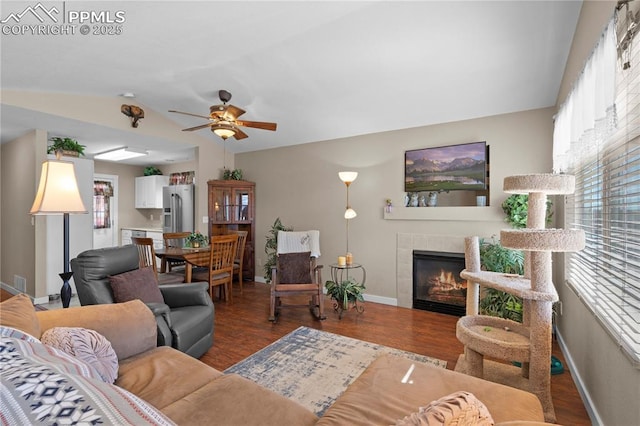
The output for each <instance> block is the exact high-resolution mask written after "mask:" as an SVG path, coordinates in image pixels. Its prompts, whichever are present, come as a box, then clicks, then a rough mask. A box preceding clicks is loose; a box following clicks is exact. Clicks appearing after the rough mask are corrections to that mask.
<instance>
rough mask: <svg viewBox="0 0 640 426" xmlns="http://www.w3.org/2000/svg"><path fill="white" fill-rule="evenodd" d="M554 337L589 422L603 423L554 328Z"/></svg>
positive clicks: (594, 423) (562, 341) (593, 423)
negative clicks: (556, 339)
mask: <svg viewBox="0 0 640 426" xmlns="http://www.w3.org/2000/svg"><path fill="white" fill-rule="evenodd" d="M556 337H557V338H558V346H560V350H561V351H562V354H563V355H564V359H565V361H566V363H567V367H568V368H569V370H570V371H571V376H572V377H573V381H574V383H575V384H576V388H577V389H578V393H579V394H580V398H582V403H583V404H584V408H585V409H586V410H587V414H588V415H589V418H590V419H591V424H592V425H596V426H600V425H603V424H604V423H602V419H601V418H600V415H599V414H598V412H597V411H596V409H595V408H594V405H593V401H592V400H591V397H590V396H589V392H588V391H587V389H586V388H585V386H584V381H583V380H582V377H581V376H580V373H578V369H577V368H576V366H575V363H574V362H573V358H572V357H571V353H570V352H569V350H568V349H567V346H566V345H565V343H564V340H563V339H562V334H560V333H559V332H558V330H556Z"/></svg>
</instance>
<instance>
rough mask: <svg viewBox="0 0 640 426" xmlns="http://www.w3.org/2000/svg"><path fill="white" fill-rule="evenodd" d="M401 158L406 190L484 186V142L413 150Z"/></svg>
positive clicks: (479, 187) (485, 145) (477, 187)
mask: <svg viewBox="0 0 640 426" xmlns="http://www.w3.org/2000/svg"><path fill="white" fill-rule="evenodd" d="M404 159H405V173H404V190H405V191H406V192H422V191H457V190H470V191H479V190H484V189H486V175H487V172H486V170H487V143H486V142H473V143H467V144H460V145H450V146H441V147H435V148H423V149H415V150H412V151H406V152H405V158H404Z"/></svg>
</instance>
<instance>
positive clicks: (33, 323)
mask: <svg viewBox="0 0 640 426" xmlns="http://www.w3.org/2000/svg"><path fill="white" fill-rule="evenodd" d="M13 299H16V297H14V298H12V299H9V301H7V302H3V303H2V304H0V323H1V324H2V325H3V326H11V327H14V328H17V329H20V330H23V331H25V332H26V333H30V334H31V335H33V336H34V337H36V338H39V337H40V336H41V335H42V333H43V332H44V331H46V330H47V329H50V328H53V327H83V328H88V329H93V330H96V331H97V332H99V333H100V334H102V335H103V336H105V337H106V338H107V339H108V340H109V341H110V342H111V345H112V347H113V349H114V350H115V353H116V354H117V357H118V362H119V369H118V377H117V379H116V382H115V385H116V386H118V387H119V388H122V389H126V390H127V391H129V392H131V393H132V394H134V395H136V396H137V397H139V398H141V399H142V400H144V401H146V402H148V403H149V404H150V405H152V406H153V407H155V408H156V409H157V410H159V411H160V412H161V413H162V414H164V416H166V417H168V418H169V419H170V420H171V421H173V422H175V423H176V424H179V425H202V424H216V425H218V424H219V425H301V426H302V425H314V424H318V425H377V424H381V425H382V424H384V425H389V424H395V422H396V420H399V419H402V418H404V417H405V416H407V415H409V414H411V413H412V412H415V411H417V409H418V407H420V406H425V405H427V404H428V403H429V402H430V401H432V400H436V399H438V398H441V397H443V396H445V395H448V394H450V393H452V392H455V391H459V390H465V391H469V392H471V393H473V394H474V395H475V396H476V397H477V398H478V399H479V400H480V401H482V402H483V403H484V404H485V405H486V406H487V408H488V410H489V412H490V414H491V416H492V417H493V419H494V420H495V421H496V422H509V421H540V422H541V421H543V418H544V416H543V412H542V407H541V406H540V403H539V401H538V399H537V398H536V397H535V396H534V395H533V394H530V393H527V392H523V391H520V390H517V389H514V388H509V387H506V386H502V385H498V384H495V383H490V382H486V381H484V380H480V379H477V378H474V377H469V376H466V375H463V374H459V373H456V372H453V371H450V370H445V369H442V368H436V367H431V366H427V365H422V364H420V365H414V367H413V370H412V373H411V374H410V375H409V376H408V380H405V381H406V383H402V382H401V379H402V378H403V377H405V376H406V374H407V371H408V370H409V369H410V368H411V366H412V362H411V361H409V360H405V359H400V358H395V357H391V356H384V357H381V358H379V359H378V360H376V361H375V362H374V363H373V364H372V365H371V366H369V368H367V369H366V370H365V372H364V373H363V374H362V375H361V376H360V377H359V378H358V379H357V380H356V381H355V382H354V383H353V384H352V385H351V386H349V388H348V389H347V390H346V392H345V393H344V394H343V395H342V396H341V397H340V398H338V400H337V401H336V402H335V403H334V404H333V405H332V406H331V407H330V408H329V409H328V410H327V411H326V412H325V414H324V416H323V417H322V418H320V419H318V417H317V416H316V415H315V414H314V413H312V412H311V411H309V410H307V409H306V408H304V407H302V406H301V405H299V404H297V403H296V402H293V401H291V400H288V399H286V398H285V397H283V396H280V395H278V394H276V393H274V392H272V391H270V390H267V389H265V388H262V387H260V386H259V385H257V384H255V383H253V382H251V381H249V380H247V379H244V378H242V377H240V376H238V375H235V374H224V373H222V372H220V371H217V370H215V369H213V368H211V367H209V366H207V365H205V364H204V363H202V362H200V361H198V360H197V359H194V358H192V357H190V356H188V355H185V354H184V353H182V352H179V351H177V350H175V349H173V348H170V347H167V346H163V347H156V321H155V318H154V316H153V314H152V313H151V311H150V310H149V309H148V308H147V307H146V306H145V305H144V304H143V303H142V302H140V301H137V300H136V301H132V302H127V303H120V304H110V305H94V306H83V307H77V308H69V309H64V310H51V311H40V312H35V311H34V310H33V308H32V307H31V306H30V305H26V304H25V303H24V302H23V301H22V300H13ZM19 299H26V300H29V299H28V298H26V297H20V298H19ZM12 300H13V302H11V301H12ZM9 302H11V304H9ZM18 302H20V303H18ZM29 303H30V302H29ZM516 424H517V423H516Z"/></svg>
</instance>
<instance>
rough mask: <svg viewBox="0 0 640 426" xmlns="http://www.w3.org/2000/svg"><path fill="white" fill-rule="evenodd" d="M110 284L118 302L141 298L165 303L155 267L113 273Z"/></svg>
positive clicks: (147, 301)
mask: <svg viewBox="0 0 640 426" xmlns="http://www.w3.org/2000/svg"><path fill="white" fill-rule="evenodd" d="M109 284H111V290H112V291H113V299H114V300H115V301H116V302H117V303H122V302H128V301H130V300H135V299H140V300H142V301H143V302H144V303H164V298H163V297H162V293H161V292H160V288H159V287H158V279H157V278H156V274H155V272H154V271H153V268H151V267H148V268H140V269H134V270H133V271H128V272H124V273H122V274H117V275H111V276H110V277H109Z"/></svg>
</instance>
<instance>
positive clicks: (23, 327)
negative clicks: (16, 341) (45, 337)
mask: <svg viewBox="0 0 640 426" xmlns="http://www.w3.org/2000/svg"><path fill="white" fill-rule="evenodd" d="M0 312H2V315H0V325H4V326H7V327H13V328H17V329H18V330H20V331H23V332H25V333H27V334H30V335H31V336H33V337H35V338H36V339H39V338H40V322H39V321H38V318H37V317H36V310H35V308H34V307H33V303H32V302H31V299H30V298H29V296H27V295H26V294H24V293H20V294H16V295H15V296H13V297H11V298H9V299H7V300H5V301H4V302H2V303H0Z"/></svg>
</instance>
